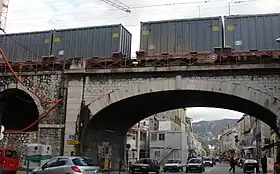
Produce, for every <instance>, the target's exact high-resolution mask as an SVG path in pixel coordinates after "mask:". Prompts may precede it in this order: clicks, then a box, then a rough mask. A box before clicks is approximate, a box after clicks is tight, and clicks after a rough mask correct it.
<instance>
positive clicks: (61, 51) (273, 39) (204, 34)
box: [0, 13, 280, 64]
mask: <svg viewBox="0 0 280 174" xmlns="http://www.w3.org/2000/svg"><path fill="white" fill-rule="evenodd" d="M140 35H141V37H140V50H141V51H139V52H138V53H137V58H138V59H140V60H142V62H143V60H144V61H146V62H147V61H149V60H152V59H157V60H158V59H166V58H169V59H186V60H187V61H186V62H190V63H193V62H192V61H193V60H194V61H196V62H199V61H201V62H203V61H204V62H205V57H207V60H208V61H210V62H212V63H213V62H216V61H217V59H218V58H219V57H224V56H226V57H227V58H228V59H225V60H221V59H219V61H220V62H225V61H226V62H230V61H231V59H233V61H236V59H238V60H239V61H240V60H243V59H244V61H245V59H246V61H247V59H250V57H251V56H252V55H253V56H254V57H262V56H268V57H269V58H271V59H277V60H278V59H279V56H280V43H279V41H280V39H279V38H280V13H273V14H258V15H234V16H224V17H221V16H217V17H206V18H192V19H180V20H166V21H153V22H141V30H140ZM15 40H17V41H18V42H19V43H21V45H23V46H24V47H25V48H23V47H22V46H21V45H20V44H18V43H17V42H15ZM131 40H132V35H131V33H130V32H129V31H128V30H127V29H126V28H125V27H124V26H123V25H121V24H118V25H108V26H97V27H87V28H73V29H63V30H50V31H40V32H30V33H16V34H7V35H0V48H2V49H3V51H4V52H5V54H6V55H7V57H8V58H9V60H10V61H14V62H18V61H19V62H22V61H36V60H38V59H41V58H42V57H43V56H49V55H53V56H55V57H56V58H57V59H61V60H65V59H66V60H68V59H72V58H91V59H92V60H91V61H94V62H95V63H96V62H98V61H99V62H102V61H103V60H104V59H106V58H110V59H111V58H112V55H113V53H120V54H121V57H123V58H131ZM277 41H278V42H277ZM26 48H28V49H29V50H30V51H27V50H26ZM126 60H127V59H126ZM186 62H184V63H183V64H185V63H186Z"/></svg>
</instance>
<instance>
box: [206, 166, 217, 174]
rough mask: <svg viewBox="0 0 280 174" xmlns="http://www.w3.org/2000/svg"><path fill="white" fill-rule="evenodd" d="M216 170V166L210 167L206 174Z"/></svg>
mask: <svg viewBox="0 0 280 174" xmlns="http://www.w3.org/2000/svg"><path fill="white" fill-rule="evenodd" d="M216 168H217V166H214V167H211V168H210V169H209V170H207V174H208V173H209V172H211V171H212V170H213V169H216Z"/></svg>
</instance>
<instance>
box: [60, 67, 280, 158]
mask: <svg viewBox="0 0 280 174" xmlns="http://www.w3.org/2000/svg"><path fill="white" fill-rule="evenodd" d="M178 71H179V70H178ZM82 74H83V75H77V74H76V75H75V76H74V75H73V74H71V76H70V74H69V79H68V80H69V86H68V98H67V117H66V123H67V124H66V125H67V126H66V128H65V140H67V139H68V136H69V135H72V134H73V135H75V131H76V130H75V123H76V121H77V116H78V115H79V110H80V106H81V101H82V100H83V101H84V102H85V104H86V105H88V104H91V103H94V102H95V103H97V104H96V105H94V107H92V108H91V112H92V114H93V115H94V113H95V112H96V110H97V109H98V108H100V107H101V108H102V107H104V106H103V104H102V102H100V103H99V102H98V100H100V99H101V100H102V98H103V99H104V98H106V96H107V95H108V94H110V93H112V92H113V91H117V92H116V95H118V96H126V95H127V93H130V92H131V90H132V91H133V90H137V87H138V88H140V86H141V87H142V89H143V88H146V89H149V90H152V89H157V88H158V89H162V86H159V85H163V82H164V86H168V85H169V86H172V85H175V86H176V88H177V86H178V89H180V86H182V83H184V84H186V83H187V82H189V81H196V82H197V81H199V82H201V83H200V84H202V85H203V84H204V82H211V81H213V82H220V83H232V84H238V85H241V86H247V87H251V88H253V89H255V90H259V91H261V92H264V93H267V94H269V95H271V96H273V97H276V98H280V83H279V81H280V75H278V73H275V72H273V70H272V71H271V72H269V73H265V74H264V73H262V72H261V71H260V72H258V71H255V72H254V73H252V72H248V71H243V72H242V73H241V72H240V71H239V72H235V71H232V72H230V71H218V72H213V73H209V72H205V71H200V72H195V73H193V72H192V73H190V72H186V71H180V73H178V72H170V71H168V70H166V71H163V72H148V73H146V72H134V73H129V72H128V71H126V72H123V73H115V74H113V73H110V72H104V73H102V72H99V71H96V72H95V71H94V72H91V73H85V72H83V73H82ZM178 74H179V76H178ZM174 82H176V84H174ZM177 82H178V83H177ZM206 85H207V84H206ZM208 85H209V84H208ZM143 86H145V87H143ZM194 86H196V84H194ZM204 88H206V86H200V88H199V89H201V90H203V89H204ZM138 90H139V89H138ZM133 92H136V93H137V91H133ZM112 96H114V95H112ZM112 100H114V99H112ZM89 139H91V138H89ZM65 142H66V141H65ZM71 150H74V146H73V145H67V144H66V143H65V148H64V154H69V153H70V152H71Z"/></svg>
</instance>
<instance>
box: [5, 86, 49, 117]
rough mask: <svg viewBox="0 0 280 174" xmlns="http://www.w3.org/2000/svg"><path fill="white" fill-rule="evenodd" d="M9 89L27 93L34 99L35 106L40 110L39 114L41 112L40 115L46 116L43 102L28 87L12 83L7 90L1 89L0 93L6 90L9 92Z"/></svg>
mask: <svg viewBox="0 0 280 174" xmlns="http://www.w3.org/2000/svg"><path fill="white" fill-rule="evenodd" d="M9 89H18V90H22V91H24V92H25V93H27V94H28V95H29V96H30V97H31V98H32V99H33V101H34V102H35V104H36V106H37V109H38V112H39V115H42V114H44V112H45V110H44V108H43V106H42V104H41V101H40V100H39V99H38V97H36V96H35V95H34V94H32V93H31V92H30V91H29V90H28V89H27V88H26V87H24V86H22V85H20V84H18V83H10V84H9V85H8V86H6V87H5V88H0V93H1V92H4V91H6V90H9Z"/></svg>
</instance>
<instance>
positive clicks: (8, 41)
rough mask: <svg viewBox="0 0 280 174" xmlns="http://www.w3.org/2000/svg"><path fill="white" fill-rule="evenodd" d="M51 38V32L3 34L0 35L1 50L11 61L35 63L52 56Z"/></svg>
mask: <svg viewBox="0 0 280 174" xmlns="http://www.w3.org/2000/svg"><path fill="white" fill-rule="evenodd" d="M51 38H52V32H51V31H39V32H26V33H14V34H7V35H6V34H3V35H0V48H2V49H3V51H4V53H5V54H6V56H7V58H8V59H9V61H20V62H23V61H35V60H40V59H42V57H43V56H48V55H50V51H51V42H52V39H51ZM15 40H16V41H18V42H19V43H20V44H21V45H22V46H24V47H25V48H23V47H22V46H21V45H20V44H19V43H17V42H16V41H15ZM27 49H28V50H30V51H28V50H27Z"/></svg>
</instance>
